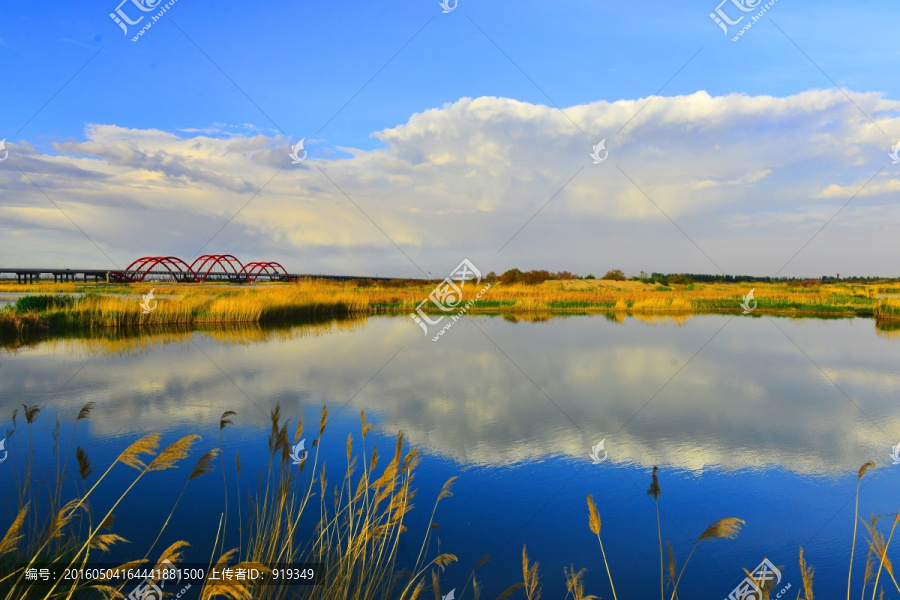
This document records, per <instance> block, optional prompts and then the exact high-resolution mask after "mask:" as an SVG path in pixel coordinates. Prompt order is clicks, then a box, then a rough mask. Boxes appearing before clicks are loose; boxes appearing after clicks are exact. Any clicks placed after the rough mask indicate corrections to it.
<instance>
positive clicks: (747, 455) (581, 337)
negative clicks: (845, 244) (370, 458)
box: [0, 316, 900, 598]
mask: <svg viewBox="0 0 900 600" xmlns="http://www.w3.org/2000/svg"><path fill="white" fill-rule="evenodd" d="M898 366H900V337H891V336H887V335H885V334H883V333H879V331H878V330H877V329H876V327H875V324H874V322H873V321H872V320H867V319H845V320H816V319H786V318H768V317H762V318H750V317H737V318H735V317H731V316H695V317H690V318H684V319H679V320H673V319H665V318H659V319H655V320H654V319H636V318H631V317H628V318H624V319H621V320H616V319H608V318H604V317H602V316H600V317H597V316H574V317H567V318H553V319H549V320H545V321H535V322H529V321H518V322H516V321H513V320H508V319H504V318H500V317H471V318H466V319H463V320H461V321H459V322H457V323H455V324H454V326H453V327H452V329H451V330H450V331H448V332H447V333H446V334H445V335H443V337H441V338H440V339H439V341H438V342H432V341H431V339H430V337H425V336H423V335H422V331H421V330H420V329H419V328H418V327H417V326H416V325H415V324H414V323H412V321H411V320H410V319H408V318H400V317H379V318H370V319H368V320H358V321H350V322H340V323H323V324H316V325H299V326H295V327H291V328H281V329H278V330H265V329H259V328H255V327H252V328H244V329H237V330H224V329H223V330H219V331H210V332H195V333H175V332H168V333H165V332H148V333H146V334H144V335H141V336H132V337H127V338H122V339H117V340H109V339H105V340H104V339H85V340H50V341H44V342H40V343H36V344H32V345H26V346H21V347H19V348H17V349H15V350H12V349H10V350H6V351H4V354H2V355H0V378H2V381H3V385H2V387H0V413H2V416H3V419H4V421H5V422H6V425H7V427H11V420H10V417H11V414H12V411H13V409H14V408H16V407H19V408H20V411H19V413H20V415H19V432H18V433H16V434H15V435H13V436H10V437H9V438H8V439H7V442H6V447H7V450H8V451H9V457H8V460H6V461H5V462H3V463H0V486H2V488H0V490H2V495H3V499H4V502H3V504H4V506H3V507H2V509H0V510H2V512H0V533H2V532H5V531H6V528H7V527H8V524H9V523H10V522H11V521H12V518H13V513H14V504H15V502H14V498H15V495H14V493H12V492H11V490H13V489H14V488H15V480H14V477H15V476H16V469H18V468H19V467H20V465H21V462H22V453H23V452H26V451H27V442H26V443H23V442H24V441H25V439H26V438H25V437H23V436H24V435H25V430H24V429H23V427H22V415H21V412H22V410H21V405H23V404H27V405H35V404H36V405H39V406H41V407H42V412H41V413H40V414H39V416H38V418H37V421H36V422H35V424H34V426H33V427H34V429H33V432H32V434H33V439H34V440H35V449H34V452H35V454H36V456H37V460H38V461H39V462H41V464H44V465H47V468H46V469H45V471H46V472H47V473H49V472H50V471H49V469H50V466H49V465H50V457H51V449H52V448H51V446H52V440H51V438H50V432H51V430H52V425H53V420H54V418H56V417H58V418H59V420H60V421H61V422H62V434H61V436H60V439H61V446H62V447H63V448H64V449H65V448H66V447H68V443H69V436H70V434H71V431H72V423H73V422H74V417H75V415H76V414H77V411H78V409H79V408H80V407H81V406H82V405H83V404H85V403H86V402H89V401H91V402H95V403H96V408H95V409H94V411H93V413H92V415H91V418H90V419H89V420H86V421H81V422H80V423H79V424H78V428H77V429H76V431H75V436H74V444H75V445H80V446H82V447H84V448H85V450H86V451H87V452H88V454H89V456H90V459H91V462H92V463H93V464H94V466H95V469H96V471H95V473H99V472H102V471H103V470H105V469H106V467H107V466H108V465H109V464H110V463H111V462H112V461H113V460H114V459H115V457H116V456H117V455H118V453H119V452H121V450H122V449H123V448H124V447H125V446H127V444H129V443H130V442H131V441H133V440H135V439H137V438H138V437H139V436H141V435H143V434H145V433H147V432H151V431H159V432H160V433H161V434H162V436H163V439H162V444H163V445H166V444H168V443H171V442H172V441H174V440H176V439H178V438H179V437H181V436H184V435H187V434H191V433H197V434H200V435H201V436H202V437H203V440H202V442H200V443H199V444H198V445H197V447H196V449H195V452H194V454H193V456H192V458H191V459H189V460H188V461H186V462H185V466H184V467H182V468H180V469H176V470H169V471H163V472H159V473H151V474H148V475H147V476H145V477H144V478H143V479H142V480H141V481H140V482H139V484H138V485H137V486H135V488H134V489H133V490H132V492H131V493H130V494H129V495H128V496H127V498H126V500H125V501H124V502H123V503H122V504H121V505H120V506H119V507H118V508H117V509H116V511H115V512H116V515H117V517H118V518H117V520H116V523H115V529H114V530H115V532H116V533H118V534H120V535H122V536H123V537H125V538H126V539H128V540H129V543H128V544H120V545H119V546H118V548H117V551H116V552H115V553H111V554H110V555H109V557H110V559H111V560H119V559H127V558H136V557H141V556H143V555H144V554H145V553H146V552H147V551H148V549H149V546H150V544H151V543H152V542H153V540H154V539H155V538H156V535H157V533H158V532H159V530H160V527H161V526H162V524H163V522H164V521H165V519H166V516H167V515H168V513H169V510H170V509H171V507H172V505H173V503H174V502H175V500H176V498H177V497H178V494H179V493H180V492H181V490H182V488H183V486H184V482H185V478H186V477H187V474H188V473H189V470H190V468H191V466H192V465H193V462H194V460H195V458H196V457H197V456H199V455H200V453H201V452H202V451H205V450H206V449H209V448H212V447H214V446H218V445H219V417H220V415H221V414H222V412H224V411H226V410H234V411H236V412H237V415H236V416H235V417H232V419H233V421H234V425H233V426H228V427H226V428H225V430H224V431H223V432H222V434H223V445H224V460H225V463H226V472H227V474H228V477H229V509H230V514H229V516H228V527H227V529H226V534H225V536H226V543H225V547H226V549H227V548H229V547H234V546H237V545H238V543H239V541H238V528H237V513H236V506H237V504H238V499H239V496H238V493H237V490H236V482H235V479H234V478H235V472H234V455H235V452H239V453H240V457H241V463H242V473H241V486H242V489H241V494H242V495H243V496H244V497H243V500H242V501H243V502H244V505H243V507H244V510H246V497H245V495H246V493H247V492H248V491H251V490H252V489H253V487H254V485H255V481H256V478H257V475H258V474H259V473H260V472H262V471H263V470H264V469H265V466H266V465H267V461H268V448H267V435H268V427H269V411H270V410H271V409H272V408H273V407H274V406H275V405H276V403H280V404H281V407H282V414H283V415H284V416H285V417H286V418H289V419H290V420H291V426H290V427H289V430H290V431H291V433H293V424H294V423H296V420H297V419H298V418H303V419H304V422H305V424H306V433H305V434H304V437H306V438H307V440H308V441H307V447H309V442H311V441H312V439H313V438H315V437H316V434H317V426H318V422H319V414H320V411H321V407H322V406H323V405H325V406H327V407H328V410H329V422H328V426H327V429H326V432H325V435H324V436H323V438H322V442H321V444H320V446H319V451H320V455H319V458H318V460H319V462H323V461H324V462H325V463H326V464H327V465H328V469H329V471H330V474H331V479H332V481H333V482H339V480H340V476H341V474H342V473H343V470H344V469H345V467H346V456H345V451H346V445H345V444H346V439H347V434H348V433H353V434H354V438H355V439H356V440H357V441H358V440H359V412H360V411H361V410H365V411H366V413H367V415H368V418H369V421H370V422H372V423H373V424H374V425H375V428H374V429H373V431H372V432H371V433H370V435H369V438H368V440H367V442H366V443H367V447H368V448H369V449H371V445H372V444H377V445H378V446H379V448H380V449H381V451H382V454H386V455H389V454H391V453H392V451H393V445H394V440H395V436H396V434H397V432H398V431H403V433H404V434H405V436H406V440H407V443H408V445H409V447H411V448H415V449H417V450H419V451H420V452H421V454H422V461H421V464H420V466H419V468H418V472H417V475H416V480H415V482H416V484H417V487H418V494H417V496H416V509H415V510H414V511H413V513H412V516H411V517H410V519H409V521H408V522H407V524H408V527H409V531H408V532H407V533H406V534H405V536H406V539H405V542H404V543H403V545H402V547H401V563H404V562H408V563H411V562H412V561H413V560H414V559H415V557H416V555H417V553H418V552H419V547H420V544H421V540H422V536H423V535H424V533H425V529H426V526H427V522H428V518H429V516H430V513H431V508H432V505H433V502H434V499H435V498H436V496H437V494H438V493H439V491H440V489H441V486H442V485H443V484H444V482H445V481H446V480H447V479H449V478H450V477H454V476H457V477H458V480H457V481H456V484H455V486H454V487H453V497H451V498H447V499H446V500H444V501H443V502H442V503H441V504H440V506H439V508H438V511H437V515H436V522H437V523H438V524H439V526H440V529H439V531H438V533H437V536H438V539H439V542H440V549H441V551H443V552H450V553H453V554H455V555H457V556H458V557H459V562H458V563H456V564H454V565H452V566H450V567H448V568H447V569H446V570H445V571H444V572H443V573H442V574H441V581H442V588H443V590H444V591H447V590H449V589H451V588H457V593H456V597H457V598H460V597H461V595H460V592H461V590H462V589H463V587H464V585H465V582H466V580H467V579H468V577H469V574H470V573H471V570H472V568H473V566H474V564H475V563H476V562H477V561H478V560H479V558H480V557H481V556H482V555H484V554H488V555H490V556H491V558H492V560H491V561H490V562H489V563H488V564H486V565H484V566H482V567H480V568H479V569H478V579H479V581H481V582H482V583H483V585H484V588H485V595H484V596H483V597H486V598H494V597H496V595H497V594H499V593H500V592H501V591H502V590H504V589H506V588H507V587H508V586H509V585H511V584H513V583H516V582H519V581H521V552H522V548H523V546H527V549H528V553H529V555H530V557H531V558H532V560H535V561H538V562H539V563H540V573H541V576H542V582H543V585H544V597H563V596H564V595H565V583H564V577H563V568H564V567H568V566H569V565H574V566H575V568H576V570H577V569H580V568H582V567H586V568H587V573H586V576H585V590H586V592H587V593H589V594H596V595H599V596H601V597H603V598H611V597H612V592H611V589H610V586H609V583H608V580H607V576H606V570H605V567H604V565H603V561H602V558H601V553H600V547H599V544H598V542H597V538H596V537H595V536H594V535H593V534H592V533H591V532H590V530H589V529H588V513H587V506H586V501H585V498H586V496H587V494H593V496H594V498H595V500H596V503H597V506H598V508H599V511H600V513H601V518H602V529H601V535H602V539H603V545H604V549H605V550H606V554H607V558H608V560H609V565H610V569H611V571H612V576H613V580H614V583H615V586H616V592H617V594H618V597H619V598H652V597H655V596H658V594H659V562H658V561H659V547H658V539H657V529H656V510H655V505H654V503H653V501H652V499H651V498H650V497H648V495H647V493H646V490H647V488H648V486H649V484H650V472H651V469H652V467H653V466H654V465H658V466H659V467H660V471H659V477H660V485H661V488H662V495H661V496H660V498H659V507H660V511H661V520H662V535H663V539H664V541H669V542H671V544H672V546H673V548H674V550H675V553H676V556H677V557H678V561H679V568H680V565H681V564H682V562H683V561H684V559H685V558H686V556H687V554H688V553H689V552H690V549H691V547H692V545H693V543H694V541H695V540H696V539H697V537H698V536H699V535H700V534H701V533H702V532H703V531H704V529H705V528H706V527H707V526H708V525H709V524H711V523H712V522H713V521H714V520H716V519H719V518H722V517H739V518H741V519H743V520H744V521H746V525H745V526H744V527H743V530H742V531H741V533H740V535H739V536H738V537H737V538H736V539H733V540H725V539H718V540H712V541H706V542H703V543H702V544H700V546H699V548H698V550H697V552H696V553H695V554H694V557H693V558H692V559H691V562H690V564H689V566H688V568H687V570H686V571H685V575H684V579H683V581H682V583H681V585H680V588H679V595H680V597H682V598H725V597H727V596H728V594H729V593H730V592H731V590H732V589H733V588H734V587H735V586H736V585H737V584H738V583H740V581H741V580H742V579H743V577H744V574H743V570H742V569H744V568H746V569H752V568H753V567H755V566H756V565H757V564H759V563H760V562H761V561H762V560H763V558H769V559H770V560H771V561H772V562H773V563H774V564H775V565H777V566H779V567H780V568H781V572H782V583H781V585H780V587H783V586H785V585H787V584H788V583H790V584H791V585H792V588H791V590H792V591H791V592H789V594H788V596H789V597H796V596H795V594H796V592H797V591H799V589H800V586H801V581H800V575H799V569H798V564H797V559H798V551H799V548H800V547H801V546H802V547H803V548H804V550H805V555H806V558H807V560H808V562H809V563H810V564H811V565H813V566H815V568H816V572H815V584H816V590H817V595H818V594H822V597H836V596H835V594H837V593H839V592H840V590H841V589H845V586H846V576H847V565H848V560H849V553H850V539H851V536H852V530H853V510H854V502H853V501H854V494H855V486H856V473H857V470H858V468H859V467H860V465H862V464H863V463H864V462H866V461H868V460H874V461H875V462H876V464H877V468H875V469H874V470H873V471H871V472H870V473H869V474H868V475H866V477H865V478H864V479H863V489H862V494H861V500H860V515H861V516H862V517H864V518H866V519H868V517H869V515H871V514H890V513H893V514H896V512H897V511H898V510H900V493H898V490H900V486H898V482H900V465H892V461H891V458H890V456H889V454H890V451H891V446H893V445H896V444H898V443H900V403H898V398H900V368H898ZM604 439H605V449H606V451H608V458H607V459H606V460H604V461H602V462H600V463H599V464H593V461H592V459H591V458H590V457H589V454H590V452H591V446H593V445H595V444H597V443H598V442H599V441H600V440H604ZM73 448H74V446H73ZM601 455H602V454H601ZM70 468H74V459H71V460H70ZM135 473H136V472H135V471H133V470H131V469H129V468H128V467H125V466H122V465H118V466H116V467H115V469H114V470H113V473H112V475H111V478H110V480H109V482H108V484H109V485H108V490H107V491H105V492H104V494H103V495H102V496H99V497H97V498H96V499H95V501H94V504H93V509H94V511H95V513H96V514H102V513H101V511H103V512H105V508H107V507H108V504H109V503H110V502H112V501H113V499H114V498H115V497H117V492H120V491H121V490H123V489H124V487H125V486H127V485H128V483H130V482H131V480H132V479H133V476H134V474H135ZM302 476H303V477H309V473H308V472H304V473H303V475H302ZM104 503H106V507H104ZM223 510H224V490H223V481H222V469H221V464H219V463H218V462H217V467H216V470H215V471H214V472H213V473H211V474H208V475H205V476H203V477H201V478H198V479H195V480H194V481H192V482H190V484H189V485H188V487H187V490H186V492H185V494H184V497H183V498H182V500H181V503H180V504H179V506H178V509H177V510H176V512H175V514H174V516H173V519H172V522H171V523H170V525H169V526H168V528H167V529H166V531H165V532H164V535H163V536H162V538H161V540H160V541H159V542H158V543H157V548H156V549H155V550H154V552H158V551H159V550H161V549H162V548H164V547H165V546H168V545H169V544H170V543H172V542H173V541H175V540H179V539H184V540H187V541H188V542H190V544H191V547H190V548H189V549H188V550H187V553H186V559H187V560H189V561H196V562H203V563H206V562H208V560H209V558H210V555H211V554H212V545H213V539H214V538H215V536H216V532H217V528H218V527H219V524H220V517H221V515H222V512H223ZM244 515H245V516H246V513H244ZM892 520H893V519H892V518H886V519H884V520H883V521H882V525H883V526H884V525H885V524H886V525H887V527H888V528H889V526H890V522H891V521H892ZM861 529H862V528H861ZM863 537H864V536H863V535H862V533H860V539H861V540H862V538H863ZM436 541H437V540H436ZM862 543H863V542H862V541H861V542H860V546H859V547H858V549H857V557H858V559H857V563H856V564H857V566H858V567H859V574H858V575H856V577H857V579H859V578H861V575H862V567H863V563H864V560H865V557H864V554H865V550H864V547H863V545H862ZM891 554H894V560H895V561H896V560H900V555H898V554H897V551H896V550H895V551H893V552H891ZM888 585H892V584H890V583H888ZM854 588H856V585H854ZM855 593H858V592H855ZM462 597H464V598H471V597H472V596H471V588H469V589H468V590H466V592H465V595H464V596H462ZM667 597H668V595H667Z"/></svg>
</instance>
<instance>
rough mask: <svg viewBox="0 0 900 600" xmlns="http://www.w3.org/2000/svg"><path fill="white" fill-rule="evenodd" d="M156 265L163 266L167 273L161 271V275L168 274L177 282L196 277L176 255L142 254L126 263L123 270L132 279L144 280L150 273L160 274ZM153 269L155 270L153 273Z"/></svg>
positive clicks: (192, 279) (191, 279)
mask: <svg viewBox="0 0 900 600" xmlns="http://www.w3.org/2000/svg"><path fill="white" fill-rule="evenodd" d="M157 267H162V268H165V269H166V271H167V272H168V273H162V275H170V276H171V277H172V279H174V280H175V281H177V282H184V281H195V279H196V278H195V277H194V272H193V270H191V267H190V266H189V265H188V264H187V263H186V262H184V261H183V260H181V259H180V258H178V257H177V256H144V257H142V258H139V259H137V260H136V261H134V262H133V263H131V264H130V265H128V267H126V269H125V271H126V272H127V273H130V275H129V276H130V278H131V280H132V281H144V279H145V278H146V277H147V276H148V275H151V273H152V274H153V275H159V274H160V273H159V271H160V270H161V269H157ZM154 270H156V272H155V273H154V272H153V271H154Z"/></svg>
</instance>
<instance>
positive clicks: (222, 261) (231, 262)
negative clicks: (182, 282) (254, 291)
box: [190, 254, 247, 283]
mask: <svg viewBox="0 0 900 600" xmlns="http://www.w3.org/2000/svg"><path fill="white" fill-rule="evenodd" d="M217 267H218V268H221V271H217V272H213V269H216V268H217ZM190 270H191V271H192V272H193V273H194V277H195V278H196V280H197V281H199V282H200V283H203V282H204V281H206V280H207V279H208V278H209V276H210V275H213V276H214V277H220V276H222V274H224V276H225V278H227V279H228V281H246V279H247V275H246V273H244V265H243V264H241V261H239V260H238V259H237V258H236V257H235V256H234V255H231V254H204V255H203V256H199V257H197V259H196V260H194V262H192V263H191V266H190Z"/></svg>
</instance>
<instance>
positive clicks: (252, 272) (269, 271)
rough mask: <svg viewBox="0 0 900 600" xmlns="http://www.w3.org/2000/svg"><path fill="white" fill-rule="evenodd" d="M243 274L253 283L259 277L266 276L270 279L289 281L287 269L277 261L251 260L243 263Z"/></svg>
mask: <svg viewBox="0 0 900 600" xmlns="http://www.w3.org/2000/svg"><path fill="white" fill-rule="evenodd" d="M244 274H245V275H246V276H247V279H248V280H249V281H250V282H251V283H253V282H255V281H256V280H257V279H259V278H260V277H266V278H268V279H269V280H270V281H290V280H291V277H290V276H289V275H288V272H287V269H285V268H284V267H282V266H281V265H280V264H278V263H277V262H251V263H247V264H246V265H244Z"/></svg>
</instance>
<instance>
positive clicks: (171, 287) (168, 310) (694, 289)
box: [0, 280, 900, 333]
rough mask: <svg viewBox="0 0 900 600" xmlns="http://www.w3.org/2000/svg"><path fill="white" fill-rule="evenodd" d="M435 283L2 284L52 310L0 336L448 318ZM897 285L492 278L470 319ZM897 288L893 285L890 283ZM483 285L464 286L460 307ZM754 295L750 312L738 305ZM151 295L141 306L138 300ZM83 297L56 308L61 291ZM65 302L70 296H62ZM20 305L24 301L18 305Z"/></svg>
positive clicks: (892, 302) (843, 310)
mask: <svg viewBox="0 0 900 600" xmlns="http://www.w3.org/2000/svg"><path fill="white" fill-rule="evenodd" d="M435 285H437V284H436V283H427V282H414V283H404V282H376V283H371V282H335V281H328V280H304V281H300V282H298V283H291V284H287V283H273V284H257V285H247V286H227V285H216V284H211V285H188V284H172V283H142V284H133V285H128V286H125V285H107V284H77V283H65V284H62V283H60V284H53V283H45V284H37V285H17V284H0V295H2V294H3V293H12V292H18V293H23V292H24V293H27V294H29V295H35V296H44V297H45V298H47V299H48V302H50V305H48V306H46V307H43V308H40V309H29V308H28V307H27V306H25V307H23V306H16V307H7V308H6V309H3V310H0V332H5V333H13V332H18V333H22V332H24V331H29V330H34V329H44V330H47V331H63V330H69V329H93V328H129V327H134V326H148V325H183V326H188V327H193V326H197V325H203V324H213V323H258V322H278V321H288V320H292V319H298V318H304V317H315V316H329V317H330V316H365V315H374V314H409V313H412V312H413V311H415V310H416V309H417V308H421V310H422V311H423V312H426V313H430V314H444V313H443V312H442V311H441V310H440V308H438V307H437V306H436V305H435V304H434V303H432V302H431V301H426V302H425V303H424V304H422V302H423V301H425V300H427V299H428V297H429V294H430V293H431V292H432V291H433V290H434V286H435ZM891 285H892V284H849V283H846V284H845V283H837V284H825V285H818V284H815V285H802V284H790V283H772V284H769V283H756V284H747V283H744V284H734V283H694V284H689V285H680V286H676V285H672V286H668V287H666V286H661V285H658V284H650V283H644V282H640V281H604V280H566V281H552V280H551V281H546V282H544V283H542V284H538V285H525V284H503V283H499V282H494V283H492V284H491V285H490V288H489V289H487V290H486V291H484V293H483V294H482V296H481V297H480V298H479V299H477V301H475V302H474V303H473V304H472V305H471V306H470V307H469V308H468V309H467V311H466V312H467V313H468V314H478V313H481V314H502V315H509V316H515V317H517V318H529V319H532V320H533V319H540V318H542V317H546V316H552V315H554V314H591V313H593V314H599V313H602V314H609V315H617V314H619V315H626V314H628V315H647V316H650V315H670V316H687V315H692V314H710V313H726V314H736V315H741V314H748V315H750V316H757V315H764V314H770V315H772V314H775V315H789V316H835V317H837V316H868V317H875V318H876V319H877V320H878V321H880V322H890V321H900V297H898V296H900V294H897V292H898V291H900V290H898V289H897V288H893V287H890V286H891ZM894 285H896V284H894ZM485 286H486V284H485V283H484V282H481V283H479V284H474V283H472V282H470V283H469V284H467V285H466V286H464V287H463V298H462V301H460V302H458V303H454V305H455V306H456V307H457V308H456V309H455V310H454V312H455V311H456V310H458V309H459V308H462V307H463V306H464V305H465V304H466V303H467V302H468V301H470V300H475V297H476V295H477V294H478V293H479V292H480V291H481V290H482V289H483V288H484V287H485ZM751 289H752V290H753V296H754V297H753V300H752V301H750V302H749V304H748V305H747V306H748V307H750V308H753V310H752V311H751V312H749V313H747V312H745V310H744V307H743V306H742V303H743V302H744V300H745V295H746V294H748V293H749V292H750V291H751ZM151 290H153V293H154V298H153V300H152V301H151V302H150V303H149V305H150V306H152V307H153V310H151V311H150V312H146V311H145V310H144V308H142V305H141V301H142V297H143V296H145V295H146V294H148V293H149V292H150V291H151ZM60 294H62V295H67V296H70V297H71V296H72V295H78V297H77V300H69V301H68V304H64V305H56V304H54V302H55V301H53V298H57V297H58V296H57V295H60ZM64 299H65V298H64ZM20 304H21V303H20Z"/></svg>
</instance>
